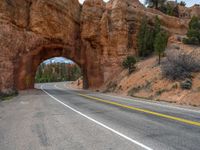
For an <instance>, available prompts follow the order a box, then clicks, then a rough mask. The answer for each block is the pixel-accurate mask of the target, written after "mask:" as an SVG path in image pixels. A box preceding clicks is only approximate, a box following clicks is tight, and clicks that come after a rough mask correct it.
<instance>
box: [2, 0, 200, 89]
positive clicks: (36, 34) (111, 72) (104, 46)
mask: <svg viewBox="0 0 200 150" xmlns="http://www.w3.org/2000/svg"><path fill="white" fill-rule="evenodd" d="M198 12H199V11H198ZM193 13H195V11H193ZM144 16H147V18H148V20H149V22H150V23H151V24H153V23H154V21H153V20H154V18H155V16H158V17H159V18H160V19H161V23H162V27H163V28H164V29H166V30H167V31H169V33H170V34H172V35H173V34H179V35H184V34H185V33H186V31H187V28H188V22H189V19H179V18H175V17H170V16H167V15H164V14H162V13H161V12H159V11H156V10H153V9H146V8H145V7H144V6H143V5H142V4H140V2H139V1H138V0H110V1H109V2H108V3H105V2H103V0H86V1H85V2H84V4H83V6H81V5H80V4H79V2H78V0H59V1H58V0H57V1H55V0H1V1H0V47H1V53H0V91H2V92H8V91H10V90H13V89H27V88H32V87H33V85H34V76H35V72H36V69H37V67H38V65H39V64H40V63H41V62H42V61H44V60H45V59H48V58H51V57H55V56H62V57H66V58H69V59H72V60H73V61H75V62H76V63H77V64H78V65H80V67H81V68H82V71H83V76H84V86H85V88H87V87H90V88H99V87H100V86H102V85H103V84H104V83H105V82H106V81H108V80H110V79H112V77H113V76H115V75H116V74H117V73H118V72H119V71H120V70H121V69H122V67H121V62H122V60H123V59H124V57H126V56H127V55H129V54H135V55H136V54H137V44H136V35H137V32H138V28H139V26H140V21H141V19H142V18H143V17H144Z"/></svg>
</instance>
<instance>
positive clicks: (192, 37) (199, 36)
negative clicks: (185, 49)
mask: <svg viewBox="0 0 200 150" xmlns="http://www.w3.org/2000/svg"><path fill="white" fill-rule="evenodd" d="M183 43H185V44H192V45H200V18H199V17H195V16H194V17H193V18H192V19H191V21H190V23H189V29H188V33H187V38H184V39H183Z"/></svg>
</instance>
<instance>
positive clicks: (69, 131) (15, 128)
mask: <svg viewBox="0 0 200 150" xmlns="http://www.w3.org/2000/svg"><path fill="white" fill-rule="evenodd" d="M36 88H37V89H35V90H29V91H24V92H21V93H20V95H19V96H17V97H15V98H13V99H12V100H10V101H4V102H0V150H200V108H196V107H186V106H178V105H175V104H169V103H163V102H153V101H150V100H143V99H138V98H130V97H120V96H114V95H109V94H102V93H98V92H92V91H86V90H76V89H72V88H70V87H69V86H68V84H67V83H64V82H62V83H47V84H37V85H36Z"/></svg>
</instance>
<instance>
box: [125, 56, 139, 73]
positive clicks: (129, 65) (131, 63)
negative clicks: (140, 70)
mask: <svg viewBox="0 0 200 150" xmlns="http://www.w3.org/2000/svg"><path fill="white" fill-rule="evenodd" d="M136 62H137V60H136V58H135V56H127V57H126V58H125V60H124V61H123V63H122V65H123V67H124V68H125V69H128V71H129V74H131V73H132V72H133V71H135V68H136V67H135V64H136Z"/></svg>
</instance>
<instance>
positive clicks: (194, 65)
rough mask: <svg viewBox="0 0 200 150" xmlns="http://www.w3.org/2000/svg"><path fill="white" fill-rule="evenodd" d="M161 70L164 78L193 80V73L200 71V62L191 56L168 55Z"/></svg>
mask: <svg viewBox="0 0 200 150" xmlns="http://www.w3.org/2000/svg"><path fill="white" fill-rule="evenodd" d="M161 70H162V74H163V76H165V77H166V78H168V79H171V80H185V79H186V78H191V77H192V73H193V72H199V71H200V61H199V60H198V59H197V58H194V57H193V56H191V55H187V54H183V53H180V52H177V53H175V52H174V53H168V54H167V57H166V59H165V60H164V61H163V62H162V65H161Z"/></svg>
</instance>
